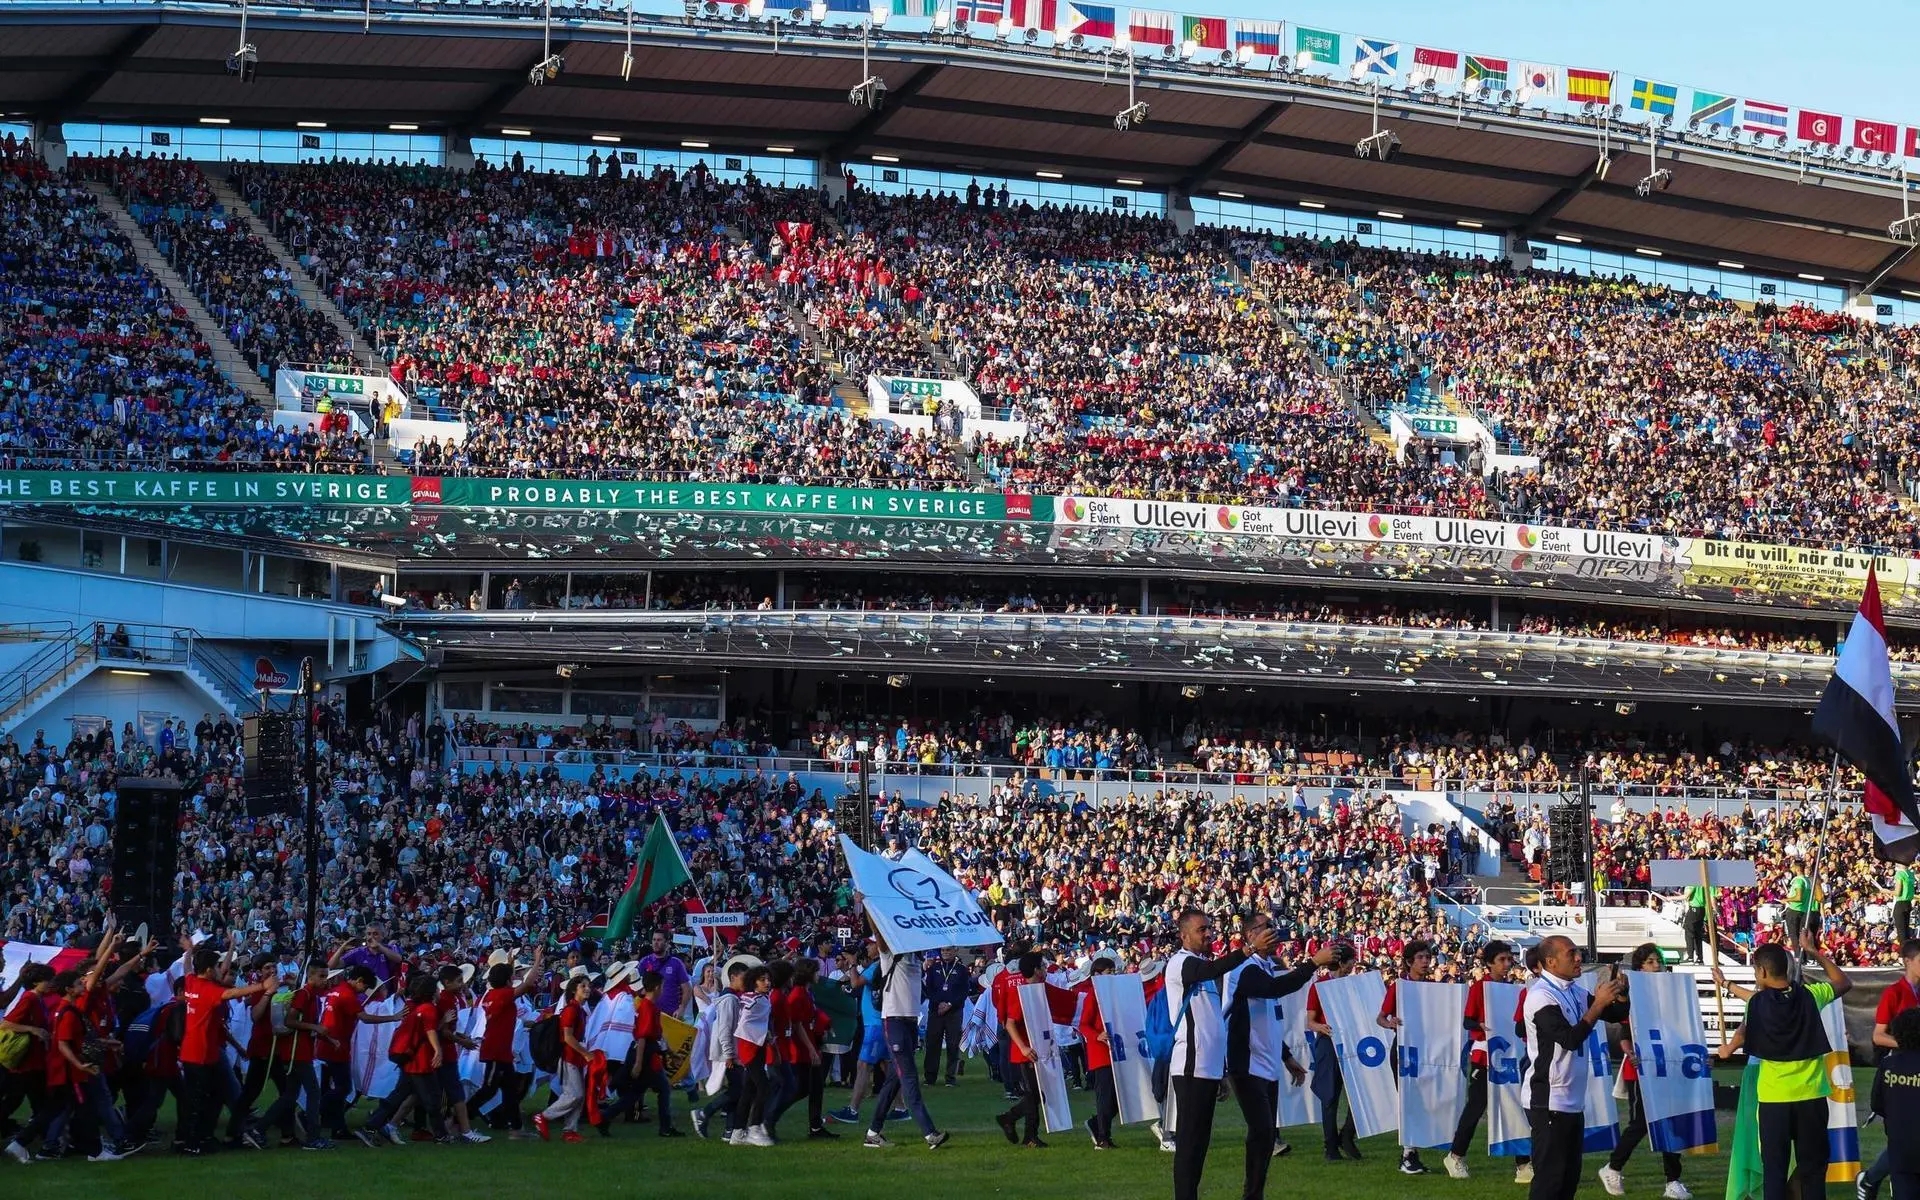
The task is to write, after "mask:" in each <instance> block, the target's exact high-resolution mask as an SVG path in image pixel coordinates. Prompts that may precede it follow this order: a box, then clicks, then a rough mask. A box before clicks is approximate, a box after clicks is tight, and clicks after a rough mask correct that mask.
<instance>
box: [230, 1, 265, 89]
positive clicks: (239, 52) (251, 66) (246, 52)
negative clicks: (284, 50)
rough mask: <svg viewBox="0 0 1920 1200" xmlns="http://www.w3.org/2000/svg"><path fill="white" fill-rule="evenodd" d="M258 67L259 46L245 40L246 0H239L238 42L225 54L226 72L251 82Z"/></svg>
mask: <svg viewBox="0 0 1920 1200" xmlns="http://www.w3.org/2000/svg"><path fill="white" fill-rule="evenodd" d="M259 69H260V48H259V47H258V46H255V45H254V44H253V43H252V42H250V41H248V40H247V0H240V43H239V45H237V46H235V47H234V49H233V53H232V54H229V55H227V74H229V75H232V76H234V77H235V78H237V79H238V80H239V81H240V82H241V83H252V82H253V77H254V75H255V73H256V72H258V71H259Z"/></svg>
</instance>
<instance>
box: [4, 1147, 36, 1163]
mask: <svg viewBox="0 0 1920 1200" xmlns="http://www.w3.org/2000/svg"><path fill="white" fill-rule="evenodd" d="M5 1153H6V1156H7V1157H8V1158H10V1159H12V1160H13V1161H15V1162H17V1163H19V1164H20V1165H21V1166H25V1165H26V1164H28V1163H30V1162H32V1161H33V1155H32V1154H31V1153H29V1152H28V1150H27V1148H26V1147H25V1146H22V1145H21V1144H20V1143H19V1142H8V1143H7V1149H6V1151H5Z"/></svg>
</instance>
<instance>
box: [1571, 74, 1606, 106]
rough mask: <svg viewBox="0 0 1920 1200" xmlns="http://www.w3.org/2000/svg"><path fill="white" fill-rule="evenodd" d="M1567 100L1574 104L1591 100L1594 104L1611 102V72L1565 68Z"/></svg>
mask: <svg viewBox="0 0 1920 1200" xmlns="http://www.w3.org/2000/svg"><path fill="white" fill-rule="evenodd" d="M1567 99H1568V100H1571V101H1573V102H1574V103H1576V104H1584V103H1586V102H1587V101H1589V100H1591V101H1592V102H1593V103H1595V104H1610V103H1612V102H1613V72H1611V71H1589V70H1585V69H1583V68H1581V67H1568V68H1567Z"/></svg>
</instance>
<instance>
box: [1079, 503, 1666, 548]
mask: <svg viewBox="0 0 1920 1200" xmlns="http://www.w3.org/2000/svg"><path fill="white" fill-rule="evenodd" d="M1054 514H1055V515H1054V519H1055V520H1056V521H1058V522H1060V523H1062V524H1066V525H1085V526H1092V527H1096V528H1109V529H1153V530H1166V531H1176V532H1180V531H1184V532H1191V533H1224V534H1241V535H1245V536H1250V537H1263V536H1264V537H1288V538H1310V539H1314V540H1317V541H1331V542H1392V543H1396V544H1400V545H1415V546H1454V547H1467V548H1475V549H1487V550H1506V551H1512V552H1514V553H1518V554H1560V555H1570V556H1574V557H1589V558H1615V559H1626V560H1629V561H1637V562H1655V563H1673V562H1678V561H1680V560H1681V555H1683V554H1684V553H1685V550H1686V548H1687V545H1688V542H1689V539H1686V538H1667V537H1659V536H1655V535H1653V534H1645V533H1610V532H1607V531H1604V530H1598V529H1563V528H1560V527H1557V526H1552V525H1517V524H1508V523H1506V522H1502V521H1473V520H1467V519H1464V518H1459V517H1423V516H1405V515H1399V514H1392V513H1366V512H1339V511H1334V510H1329V509H1311V508H1261V507H1257V506H1254V505H1250V504H1187V503H1176V502H1172V501H1164V500H1114V499H1106V498H1099V497H1089V496H1061V497H1059V498H1058V499H1057V500H1056V501H1055V503H1054Z"/></svg>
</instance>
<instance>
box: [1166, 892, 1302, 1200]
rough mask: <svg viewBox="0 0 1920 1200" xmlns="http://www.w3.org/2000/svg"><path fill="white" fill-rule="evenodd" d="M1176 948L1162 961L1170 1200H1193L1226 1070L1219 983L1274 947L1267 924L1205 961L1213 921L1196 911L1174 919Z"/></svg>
mask: <svg viewBox="0 0 1920 1200" xmlns="http://www.w3.org/2000/svg"><path fill="white" fill-rule="evenodd" d="M1179 930H1180V949H1179V950H1178V951H1177V952H1175V953H1174V955H1173V956H1172V957H1171V958H1169V959H1168V960H1167V989H1166V990H1167V1011H1168V1012H1170V1013H1173V1014H1174V1017H1173V1060H1172V1064H1171V1066H1170V1067H1169V1070H1168V1085H1169V1090H1170V1091H1171V1092H1172V1094H1173V1122H1174V1127H1173V1200H1199V1195H1200V1176H1201V1173H1202V1171H1204V1170H1205V1168H1206V1163H1207V1149H1208V1148H1209V1147H1210V1146H1211V1145H1212V1144H1213V1110H1214V1105H1215V1104H1216V1103H1217V1102H1218V1100H1219V1096H1220V1077H1221V1075H1222V1074H1223V1073H1224V1072H1225V1070H1226V1057H1227V1030H1226V1020H1225V1017H1224V1015H1223V1014H1222V1013H1221V1011H1220V988H1221V981H1222V980H1224V979H1225V978H1226V977H1227V975H1229V974H1230V973H1231V972H1232V971H1233V970H1234V968H1236V967H1238V966H1239V965H1240V964H1241V963H1243V962H1245V961H1246V960H1247V955H1248V954H1267V953H1269V952H1271V951H1272V950H1273V947H1274V943H1275V941H1276V939H1275V937H1274V933H1273V924H1272V922H1271V921H1266V922H1264V923H1262V924H1258V925H1254V926H1250V927H1249V928H1248V929H1247V930H1246V933H1245V936H1244V937H1243V938H1242V941H1241V944H1242V947H1243V948H1242V949H1239V950H1234V951H1230V952H1229V953H1227V954H1223V955H1221V956H1220V957H1219V958H1210V957H1208V951H1209V949H1210V948H1211V946H1212V943H1213V935H1214V924H1213V920H1212V918H1210V917H1208V916H1207V914H1206V913H1204V912H1202V911H1200V910H1199V909H1197V908H1189V909H1186V910H1184V911H1182V912H1181V914H1180V922H1179Z"/></svg>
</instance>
